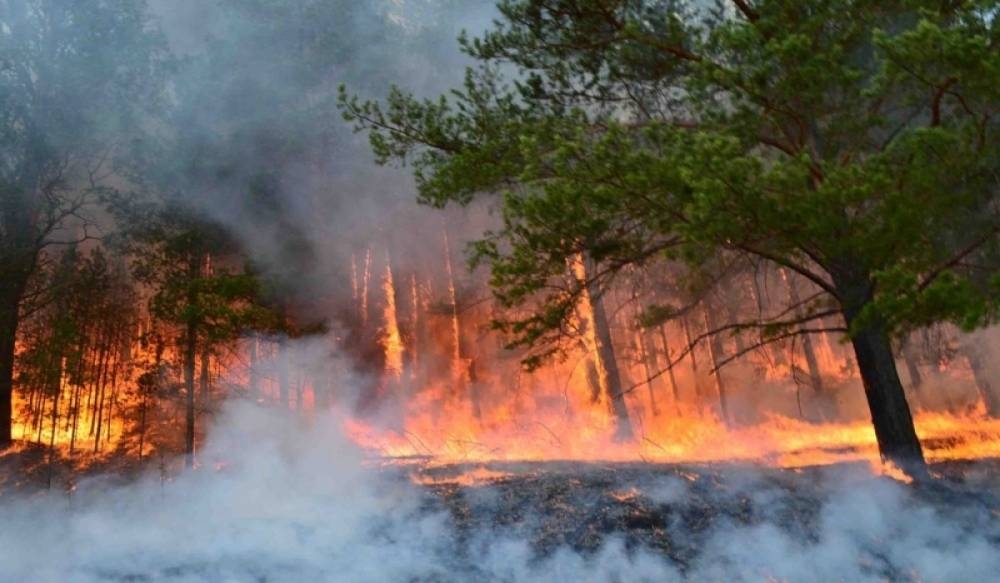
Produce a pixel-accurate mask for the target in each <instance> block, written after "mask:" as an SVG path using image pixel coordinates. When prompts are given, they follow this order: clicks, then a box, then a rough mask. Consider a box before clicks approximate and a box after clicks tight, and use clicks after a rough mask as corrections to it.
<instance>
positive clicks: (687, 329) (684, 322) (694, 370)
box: [681, 316, 704, 410]
mask: <svg viewBox="0 0 1000 583" xmlns="http://www.w3.org/2000/svg"><path fill="white" fill-rule="evenodd" d="M681 327H682V328H683V329H684V341H685V342H687V351H688V358H689V359H690V360H691V378H692V380H693V381H694V394H695V398H696V399H697V401H698V409H699V410H700V409H701V405H702V401H703V400H704V395H703V394H702V390H701V378H700V377H699V376H698V355H697V354H695V351H694V349H695V347H694V343H693V341H692V337H691V324H690V323H689V322H688V319H687V316H681Z"/></svg>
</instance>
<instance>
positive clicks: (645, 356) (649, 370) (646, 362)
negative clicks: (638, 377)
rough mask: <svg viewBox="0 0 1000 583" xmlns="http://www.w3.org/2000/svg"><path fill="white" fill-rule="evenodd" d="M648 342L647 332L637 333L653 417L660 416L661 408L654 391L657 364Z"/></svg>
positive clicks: (637, 342) (640, 358) (639, 331)
mask: <svg viewBox="0 0 1000 583" xmlns="http://www.w3.org/2000/svg"><path fill="white" fill-rule="evenodd" d="M647 342H648V337H647V336H646V333H645V330H638V331H636V345H637V348H638V349H639V360H640V361H642V367H643V372H644V373H646V390H647V391H648V393H649V406H650V408H651V410H652V412H653V416H654V417H655V416H659V414H660V407H659V405H658V404H657V403H656V391H655V390H653V380H652V379H653V371H655V370H656V364H655V363H653V362H652V358H653V356H652V351H651V350H649V349H648V348H647V346H646V344H647Z"/></svg>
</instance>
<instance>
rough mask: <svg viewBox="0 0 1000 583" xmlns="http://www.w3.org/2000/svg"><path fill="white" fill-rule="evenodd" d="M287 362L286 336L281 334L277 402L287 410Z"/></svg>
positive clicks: (289, 383)
mask: <svg viewBox="0 0 1000 583" xmlns="http://www.w3.org/2000/svg"><path fill="white" fill-rule="evenodd" d="M288 364H289V363H288V338H287V337H286V336H284V335H282V336H281V337H279V338H278V402H279V403H281V408H282V409H284V410H285V411H287V410H288V406H289V399H288V394H289V393H290V392H291V390H290V389H291V386H290V385H291V381H290V380H289V371H288Z"/></svg>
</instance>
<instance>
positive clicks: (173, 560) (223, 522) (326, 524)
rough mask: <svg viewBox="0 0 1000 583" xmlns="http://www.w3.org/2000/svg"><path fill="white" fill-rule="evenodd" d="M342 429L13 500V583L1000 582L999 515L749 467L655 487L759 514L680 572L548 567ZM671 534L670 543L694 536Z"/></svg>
mask: <svg viewBox="0 0 1000 583" xmlns="http://www.w3.org/2000/svg"><path fill="white" fill-rule="evenodd" d="M339 428H340V419H339V418H338V417H337V416H336V415H335V414H332V413H331V414H329V415H327V416H325V417H320V418H316V419H314V420H313V421H312V422H311V423H308V424H306V423H303V422H302V421H301V420H300V419H297V418H295V417H294V416H291V415H287V414H283V413H281V412H278V411H275V410H270V409H264V408H260V407H257V406H255V405H252V404H248V403H235V402H234V403H230V404H229V405H227V408H226V410H225V412H224V413H223V414H222V415H221V416H220V417H219V418H218V419H217V421H216V423H215V425H214V428H213V430H212V431H211V432H210V436H209V439H208V443H207V444H206V446H205V447H204V448H202V450H201V452H200V455H199V459H200V462H201V464H202V467H201V468H200V469H199V470H198V471H194V472H187V473H183V474H180V475H179V476H177V477H176V478H172V479H169V480H166V481H164V480H161V478H160V476H159V475H149V476H147V477H145V478H142V479H139V480H137V481H134V482H132V483H128V484H120V483H119V484H115V483H112V482H109V481H108V480H102V479H93V480H90V481H88V482H84V483H81V484H80V485H79V488H78V490H77V491H76V492H75V493H74V494H73V496H72V497H71V498H70V497H68V496H67V495H66V494H50V495H43V496H39V497H35V498H30V499H21V500H8V501H7V502H5V503H4V505H3V506H0V524H2V525H3V528H0V581H4V582H11V583H13V582H25V583H34V582H39V583H50V582H51V583H63V582H72V583H97V582H118V581H142V582H145V581H150V582H153V581H164V582H171V583H182V582H183V583H194V582H199V583H201V582H244V581H254V582H268V583H277V582H325V581H352V582H354V581H373V582H374V581H389V582H395V581H401V582H403V581H472V580H474V581H505V582H521V581H593V582H605V581H629V582H631V581H651V582H652V581H658V582H662V581H764V580H784V581H796V582H798V581H802V582H812V581H816V582H821V581H834V580H837V581H884V580H904V581H910V580H913V581H917V580H919V581H927V582H934V581H941V582H948V581H987V580H990V579H991V578H993V577H995V574H996V573H998V572H1000V525H998V524H997V521H996V520H995V516H991V515H990V514H989V510H988V508H987V505H984V504H969V503H967V502H963V503H961V504H955V505H954V507H942V505H941V504H940V503H933V504H932V503H930V502H927V501H924V497H923V496H922V495H920V494H919V493H918V492H917V491H915V490H912V489H911V488H910V487H907V486H903V485H901V484H897V483H895V482H892V481H890V480H887V479H882V478H874V477H872V476H871V475H869V474H867V473H865V472H864V471H863V470H862V469H859V468H846V469H845V468H834V469H830V470H828V471H827V472H826V473H825V475H823V476H821V477H819V478H816V477H815V476H813V477H810V476H808V475H797V474H795V473H792V472H786V473H785V474H782V475H781V478H780V479H779V480H777V481H776V480H775V478H774V472H771V473H766V474H765V473H764V472H760V471H758V470H755V469H753V468H746V467H744V468H736V467H733V468H729V469H710V470H705V469H704V468H703V469H702V471H707V472H710V473H714V474H716V475H717V476H718V477H719V479H718V480H715V479H714V478H713V479H711V480H708V481H704V480H702V481H699V480H695V481H688V480H684V479H681V478H679V477H676V476H672V475H659V474H657V473H656V472H655V471H654V470H653V469H651V470H650V478H649V479H648V480H645V481H643V482H642V483H641V484H639V486H640V489H641V492H642V493H643V495H644V496H645V497H646V498H647V499H648V500H649V501H650V503H651V504H653V505H655V506H663V507H669V506H678V505H681V506H683V505H685V504H688V503H691V502H692V501H694V500H697V502H695V503H694V504H695V505H698V504H704V505H706V512H709V513H711V512H712V508H713V507H715V506H725V505H727V504H728V505H733V504H737V503H741V501H747V503H748V504H750V507H752V508H753V509H754V510H753V512H755V513H757V514H759V519H757V520H752V521H749V523H746V522H739V521H736V520H732V519H731V518H727V516H728V515H727V514H726V513H719V514H718V515H716V516H714V517H711V516H710V518H711V519H712V520H713V524H712V526H711V527H710V528H709V529H708V530H707V531H706V532H705V534H704V538H699V539H698V540H692V541H689V543H688V544H691V545H695V546H697V549H698V550H697V552H696V554H695V555H694V558H693V559H692V560H691V561H690V563H689V564H687V565H685V566H684V568H683V569H682V567H681V565H679V564H677V563H675V562H671V561H670V560H669V559H668V557H667V556H666V555H663V554H660V552H659V551H657V550H654V549H652V548H644V547H642V546H637V545H634V544H626V543H625V542H624V540H623V539H622V538H619V537H620V536H621V535H614V534H611V535H609V538H608V539H607V540H606V541H605V542H604V543H603V545H601V546H600V547H599V549H598V550H596V551H594V552H583V551H578V550H574V549H572V548H569V547H566V546H562V547H558V548H556V549H555V550H551V549H548V550H545V551H541V550H540V549H539V548H538V547H536V546H533V545H532V544H530V543H529V542H528V541H530V540H531V537H530V536H525V532H528V531H530V530H531V528H534V527H535V526H537V524H539V523H540V520H541V519H540V518H538V517H532V516H526V517H523V521H522V526H521V527H501V526H493V525H491V523H490V521H489V520H487V521H479V522H476V521H473V522H472V523H467V524H464V525H462V524H459V521H457V519H456V518H455V517H453V515H452V514H450V513H449V512H447V511H446V510H444V505H443V504H441V501H440V498H439V497H438V495H437V494H434V493H432V492H431V491H429V490H426V489H424V488H422V487H420V486H417V485H415V484H413V483H411V482H410V481H409V480H407V479H406V473H405V471H404V470H399V469H392V468H390V469H388V470H386V469H378V468H375V467H372V466H369V465H368V464H366V463H365V455H364V453H363V452H362V451H360V450H359V449H358V448H357V447H356V446H355V445H354V444H352V443H351V442H350V441H349V440H348V439H347V438H345V437H344V436H343V434H342V433H341V431H340V429H339ZM566 468H567V466H565V465H563V466H561V469H560V471H561V472H566V471H567V469H566ZM569 471H572V470H569ZM581 471H582V472H585V471H586V470H585V469H581ZM660 471H662V469H661V470H660ZM789 482H790V483H791V484H792V490H794V488H802V489H806V490H808V489H815V490H816V491H817V492H818V493H819V495H818V496H817V498H816V499H817V500H818V501H817V503H816V504H818V505H819V506H818V507H815V506H814V507H809V508H800V507H797V506H796V505H801V504H802V499H799V498H794V497H792V496H790V491H791V490H789ZM706 484H708V485H706ZM623 486H628V484H623ZM979 486H982V484H980V485H977V488H978V487H979ZM525 487H527V488H530V487H531V486H530V485H528V486H525ZM956 495H957V494H956ZM467 496H468V497H469V499H470V500H472V501H473V502H472V503H473V505H479V506H480V507H482V506H489V505H491V504H501V503H502V501H501V500H500V499H501V496H499V495H498V492H497V491H494V488H493V487H490V486H484V487H481V488H479V489H475V490H470V491H468V493H467ZM806 499H808V497H807V498H806ZM581 500H584V501H586V500H587V498H586V497H584V498H582V499H581ZM536 510H538V509H536ZM794 512H806V513H814V517H813V519H812V520H813V521H814V528H811V529H802V528H796V527H794V526H789V521H788V516H789V513H794ZM672 516H675V517H676V516H677V515H676V513H675V514H674V515H672ZM671 520H677V519H676V518H674V519H671ZM671 520H668V521H667V523H666V524H665V525H664V528H666V529H668V531H676V532H677V533H678V536H683V535H684V533H685V532H686V531H685V529H684V528H683V526H682V525H681V524H679V523H675V522H671ZM793 522H794V521H793ZM470 524H471V525H472V526H471V527H470ZM533 525H534V526H533ZM518 528H521V530H518Z"/></svg>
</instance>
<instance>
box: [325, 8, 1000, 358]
mask: <svg viewBox="0 0 1000 583" xmlns="http://www.w3.org/2000/svg"><path fill="white" fill-rule="evenodd" d="M998 9H1000V5H998V3H997V2H996V1H995V0H994V1H980V2H965V3H944V4H942V3H939V2H922V1H916V0H906V1H891V2H878V3H873V2H865V1H860V0H835V1H828V0H823V1H820V0H816V1H812V0H805V1H801V2H782V1H778V0H774V1H771V0H761V1H759V2H754V3H752V9H749V11H748V12H745V13H744V12H742V11H739V10H737V9H736V8H735V7H734V6H733V5H732V4H731V3H721V2H720V3H719V4H718V6H717V7H716V8H715V9H705V8H699V7H698V6H697V5H694V4H691V5H687V4H686V3H681V2H669V1H657V0H647V1H643V2H614V3H610V4H609V3H607V2H601V1H597V0H594V1H587V0H583V1H581V0H572V1H571V0H557V1H555V2H545V3H539V2H531V1H519V0H507V1H503V2H500V10H501V13H502V15H503V18H501V19H500V21H499V22H498V23H497V24H496V25H495V27H494V28H493V29H492V30H490V31H489V32H487V33H486V34H485V35H484V36H483V37H482V38H479V39H471V40H470V39H467V38H466V39H463V46H464V48H465V50H466V51H467V52H468V53H469V54H470V55H471V56H473V57H474V58H476V59H478V60H479V61H480V62H481V65H480V67H479V68H478V69H475V70H472V71H470V72H469V74H468V75H467V78H466V83H465V85H464V86H463V87H461V88H459V89H456V90H455V91H453V92H452V93H451V94H450V95H449V96H446V97H442V98H440V99H438V100H418V99H416V98H414V97H412V96H409V95H407V94H406V93H404V92H402V91H401V90H398V89H396V90H393V92H392V93H390V95H389V97H388V99H387V100H386V102H385V103H377V102H361V101H359V100H358V99H356V98H352V97H350V96H349V95H348V94H347V93H346V91H342V96H341V107H342V109H343V111H344V113H345V116H346V117H347V119H348V120H351V121H353V122H355V123H356V125H357V126H358V127H359V128H360V129H365V130H368V131H369V132H370V135H371V141H372V146H373V148H374V150H375V152H376V154H377V156H378V158H379V160H380V161H382V162H388V161H392V160H402V161H405V162H410V163H412V164H413V165H414V168H415V174H416V176H417V179H418V185H419V187H420V193H421V198H422V200H424V201H426V202H431V203H432V204H435V205H443V204H446V203H448V202H458V203H466V202H468V201H469V200H471V198H472V197H473V196H475V195H477V194H479V193H486V192H503V193H504V194H503V196H504V198H503V207H502V208H503V215H502V216H503V227H502V229H500V230H498V231H497V232H494V233H490V234H489V235H488V236H487V237H486V238H485V239H484V240H483V241H481V242H479V243H478V244H477V245H476V246H475V247H474V254H473V257H474V260H476V261H480V262H484V263H487V264H489V265H490V267H491V268H492V273H493V275H492V280H491V282H492V285H493V288H494V290H495V292H496V294H497V297H498V299H499V300H500V302H501V304H503V305H505V306H507V307H510V308H514V307H517V306H522V305H525V304H527V303H530V302H533V301H539V302H540V303H541V304H542V305H543V306H544V308H543V309H542V310H541V311H540V312H538V313H537V314H536V315H534V316H531V317H529V318H528V319H527V320H517V319H516V317H515V319H514V320H513V323H511V324H510V325H509V326H506V327H505V329H508V330H510V331H512V332H513V333H515V334H516V335H518V334H519V335H520V340H521V341H523V342H525V343H529V344H532V343H537V342H542V343H544V342H545V341H546V340H547V339H551V336H550V335H548V334H547V333H546V332H545V331H544V330H546V329H547V330H549V331H555V330H558V329H559V328H561V327H564V326H566V324H567V320H568V319H569V318H572V309H570V308H568V307H567V306H566V302H567V298H573V297H575V296H574V294H573V293H572V278H569V281H570V284H569V285H568V286H567V285H559V282H560V281H563V282H565V281H567V277H566V274H567V265H568V262H569V261H570V260H571V259H572V258H573V257H574V256H576V255H577V254H580V253H588V254H590V256H592V257H593V258H594V259H595V261H597V262H598V264H599V265H600V266H601V269H600V270H599V271H600V273H601V275H600V277H598V281H596V282H594V283H596V284H598V285H606V284H607V283H609V282H610V281H612V280H613V279H614V277H615V276H616V275H617V274H619V273H622V272H623V270H624V269H625V268H626V267H629V266H633V265H637V264H645V263H648V262H651V261H654V260H656V261H663V260H666V261H674V262H676V261H682V262H684V263H685V264H686V265H687V267H688V274H687V275H688V278H692V279H695V280H697V279H705V278H706V273H707V271H710V270H712V269H714V267H713V266H714V265H716V263H717V259H718V258H719V257H720V254H737V255H745V256H749V257H754V258H757V259H763V260H767V261H770V262H772V263H776V264H778V265H779V266H782V267H784V268H786V269H789V270H791V271H793V272H796V273H798V274H799V275H801V276H803V277H806V278H807V279H808V280H810V281H811V282H812V283H813V284H814V285H816V286H818V287H819V288H820V289H822V290H824V291H825V292H826V293H827V294H828V296H829V298H830V300H832V302H834V303H835V305H837V306H839V308H840V309H841V311H842V312H843V313H844V315H845V316H846V317H847V319H848V321H849V323H850V324H851V325H852V326H853V327H855V328H857V327H861V326H867V325H869V324H872V323H877V325H878V326H880V327H884V328H887V329H888V331H890V332H897V333H902V332H906V331H907V330H909V329H911V328H912V327H915V326H921V325H926V324H929V323H932V322H936V321H941V320H951V321H955V322H958V323H959V324H961V325H963V326H965V327H967V328H971V327H975V326H981V325H984V324H986V323H988V322H991V321H994V320H995V319H996V317H997V309H998V297H1000V296H998V295H997V294H996V281H997V278H998V273H1000V261H998V257H1000V255H998V251H1000V236H998V235H1000V208H998V203H997V200H998V188H1000V182H998V179H997V168H998V167H1000V139H998V135H997V131H998V129H1000V127H998V123H997V116H996V112H997V106H998V104H1000V94H998V91H1000V51H997V50H996V48H997V42H998V40H1000V39H998V36H1000V33H998V24H997V20H996V18H995V16H996V14H997V11H998ZM499 71H505V72H508V75H509V77H507V78H505V77H504V76H502V75H501V74H500V73H499ZM554 288H555V291H552V290H553V289H554ZM820 312H821V310H818V309H811V310H810V312H809V313H810V314H811V313H816V314H819V313H820ZM659 316H661V317H662V316H663V314H659ZM817 317H818V316H817ZM769 326H770V328H771V329H769V330H765V332H766V333H768V334H777V333H779V332H780V331H781V330H783V329H784V328H783V327H782V325H781V324H780V323H771V324H769Z"/></svg>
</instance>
